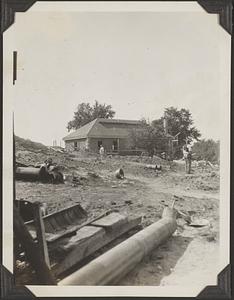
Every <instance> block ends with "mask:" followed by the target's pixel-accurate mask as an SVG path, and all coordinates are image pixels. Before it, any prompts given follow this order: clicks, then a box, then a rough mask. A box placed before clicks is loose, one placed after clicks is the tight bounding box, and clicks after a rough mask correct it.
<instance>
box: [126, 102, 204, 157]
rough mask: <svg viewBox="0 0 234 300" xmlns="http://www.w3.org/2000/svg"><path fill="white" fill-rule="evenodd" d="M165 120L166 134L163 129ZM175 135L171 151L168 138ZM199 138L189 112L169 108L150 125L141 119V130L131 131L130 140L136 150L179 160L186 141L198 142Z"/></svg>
mask: <svg viewBox="0 0 234 300" xmlns="http://www.w3.org/2000/svg"><path fill="white" fill-rule="evenodd" d="M165 119H166V122H167V133H166V132H165V128H164V125H165V124H164V121H165ZM177 134H178V143H176V144H174V145H173V149H172V147H171V146H169V143H170V141H169V140H170V137H169V136H173V137H175V136H176V135H177ZM200 136H201V134H200V132H199V131H198V130H197V129H196V128H195V127H194V126H193V119H192V115H191V113H190V111H189V110H187V109H184V108H182V109H180V110H178V109H177V108H175V107H169V108H166V109H165V112H164V116H162V117H161V118H160V119H156V120H154V121H152V122H151V123H150V122H147V121H146V120H145V119H143V120H142V126H141V129H140V130H135V131H133V132H132V134H131V139H132V142H133V145H135V147H136V148H139V149H145V150H146V151H148V153H149V154H151V153H153V152H156V153H157V152H158V153H160V152H166V153H167V154H168V155H169V156H171V155H172V156H174V157H177V158H179V157H181V155H182V146H183V145H184V144H185V143H186V141H187V142H191V141H192V140H194V139H195V140H198V138H199V137H200ZM175 139H176V138H175ZM170 153H171V154H170Z"/></svg>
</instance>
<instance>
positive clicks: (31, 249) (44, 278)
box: [13, 205, 56, 285]
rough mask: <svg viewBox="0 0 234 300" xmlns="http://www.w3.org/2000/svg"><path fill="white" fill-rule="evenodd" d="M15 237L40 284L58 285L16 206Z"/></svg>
mask: <svg viewBox="0 0 234 300" xmlns="http://www.w3.org/2000/svg"><path fill="white" fill-rule="evenodd" d="M13 225H14V226H13V229H14V235H15V236H16V237H17V239H18V240H19V242H20V244H21V245H22V247H23V248H24V249H25V253H26V255H27V258H28V260H29V262H30V264H31V266H32V268H33V269H34V270H35V272H36V276H37V278H38V281H39V283H40V284H49V285H56V280H55V278H54V276H53V275H52V274H51V272H50V270H49V268H48V266H47V264H46V263H45V261H44V260H43V259H42V258H41V256H40V255H39V251H38V247H37V245H36V244H35V242H34V241H33V239H32V237H31V235H30V233H29V232H28V230H27V228H26V226H25V224H24V222H23V220H22V219H21V217H20V214H19V211H18V209H17V208H16V207H15V205H14V224H13Z"/></svg>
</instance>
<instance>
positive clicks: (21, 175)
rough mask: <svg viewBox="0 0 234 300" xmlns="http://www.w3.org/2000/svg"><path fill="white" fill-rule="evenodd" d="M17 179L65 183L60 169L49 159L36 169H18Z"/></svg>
mask: <svg viewBox="0 0 234 300" xmlns="http://www.w3.org/2000/svg"><path fill="white" fill-rule="evenodd" d="M15 178H16V179H17V180H26V181H41V182H51V183H63V174H62V173H61V172H60V170H59V167H58V166H56V165H52V160H51V159H48V160H46V161H45V162H44V163H43V164H41V165H39V166H36V167H19V166H17V167H16V170H15Z"/></svg>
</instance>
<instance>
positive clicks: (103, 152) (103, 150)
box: [99, 145, 105, 160]
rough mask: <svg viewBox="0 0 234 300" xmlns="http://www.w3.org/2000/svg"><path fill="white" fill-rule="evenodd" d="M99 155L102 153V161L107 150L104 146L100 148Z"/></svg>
mask: <svg viewBox="0 0 234 300" xmlns="http://www.w3.org/2000/svg"><path fill="white" fill-rule="evenodd" d="M99 153H100V158H101V160H102V159H103V157H104V154H105V149H104V147H103V146H102V145H101V146H100V149H99Z"/></svg>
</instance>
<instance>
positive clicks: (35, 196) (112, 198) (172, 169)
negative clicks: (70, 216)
mask: <svg viewBox="0 0 234 300" xmlns="http://www.w3.org/2000/svg"><path fill="white" fill-rule="evenodd" d="M17 146H18V147H17V148H16V150H17V151H16V157H17V161H19V162H21V163H24V164H27V165H30V164H31V165H34V164H35V163H37V162H43V161H44V160H45V159H46V158H47V157H52V158H53V161H54V162H55V163H57V164H58V165H61V167H62V170H63V173H64V175H65V177H66V180H65V183H64V184H44V183H39V182H23V181H17V182H16V198H17V199H24V200H29V201H40V202H46V203H47V206H48V213H51V212H54V211H57V210H59V209H61V208H64V207H68V206H70V205H72V204H75V203H80V204H81V205H82V207H83V208H84V209H86V210H87V212H88V215H89V216H97V215H99V214H100V213H102V212H104V211H106V210H108V209H111V208H117V209H118V210H119V211H120V212H121V213H123V214H127V215H137V216H142V226H143V227H145V226H148V225H150V224H152V223H153V222H156V221H157V220H158V219H159V218H160V217H161V215H162V211H163V208H164V207H165V206H166V205H171V203H172V201H173V196H174V195H176V196H177V197H179V200H178V201H176V202H175V208H176V209H178V210H179V211H181V212H182V213H184V214H186V215H189V216H190V217H191V218H192V220H195V221H196V220H198V221H202V222H203V221H204V220H205V221H206V222H207V224H206V225H205V226H203V227H191V226H189V225H188V223H187V222H186V220H185V218H184V217H182V216H181V215H180V216H179V217H178V219H177V223H178V227H177V230H176V232H175V233H174V234H173V236H172V237H171V238H170V239H169V240H168V241H167V242H166V243H165V244H163V245H161V246H160V247H159V248H157V249H155V250H154V251H153V252H152V253H151V254H150V255H149V256H147V257H146V258H145V259H144V260H143V261H142V262H141V263H140V264H138V265H137V266H136V267H135V269H134V270H132V271H131V272H130V273H129V274H128V275H127V276H126V277H125V278H122V280H121V281H120V282H119V285H133V286H134V285H151V286H159V285H180V284H181V283H182V282H183V284H186V283H191V282H193V284H199V283H201V282H202V283H204V282H209V278H210V274H217V271H216V269H217V264H218V257H219V252H218V251H219V170H218V168H217V167H214V168H212V167H210V166H203V167H195V166H193V171H192V174H185V171H184V162H183V161H177V162H173V163H169V162H166V161H164V160H162V159H160V158H158V157H154V158H152V159H151V158H148V157H117V156H113V157H106V158H105V159H104V160H102V161H100V159H99V158H98V157H97V156H95V155H89V154H87V153H82V154H79V153H73V154H67V153H59V152H55V151H53V150H51V149H50V150H46V149H44V148H43V149H34V150H33V151H32V150H31V149H30V150H29V149H25V148H24V147H23V146H22V145H17ZM152 163H153V164H161V165H162V172H161V173H159V174H158V173H156V172H155V171H154V170H149V169H147V168H146V165H147V164H152ZM120 167H122V168H123V170H124V172H125V179H123V180H118V179H116V178H115V176H114V171H115V170H116V169H118V168H120ZM74 175H75V176H78V178H79V179H80V181H79V184H74V183H73V182H72V180H71V178H72V176H74Z"/></svg>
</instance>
